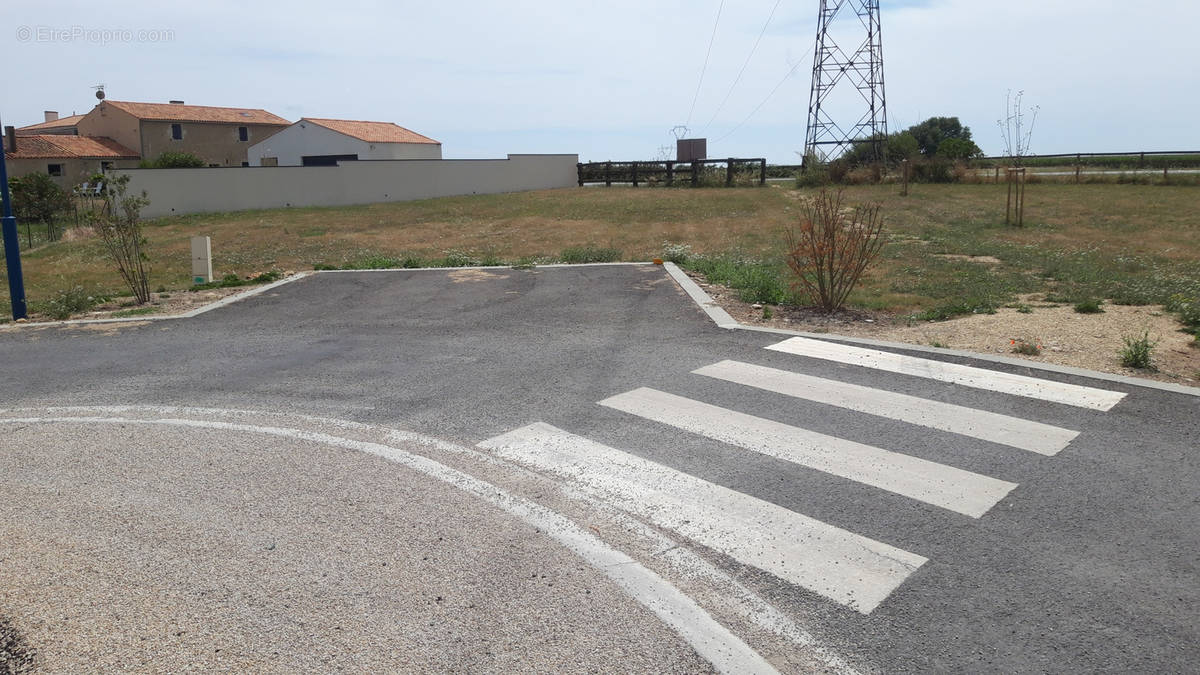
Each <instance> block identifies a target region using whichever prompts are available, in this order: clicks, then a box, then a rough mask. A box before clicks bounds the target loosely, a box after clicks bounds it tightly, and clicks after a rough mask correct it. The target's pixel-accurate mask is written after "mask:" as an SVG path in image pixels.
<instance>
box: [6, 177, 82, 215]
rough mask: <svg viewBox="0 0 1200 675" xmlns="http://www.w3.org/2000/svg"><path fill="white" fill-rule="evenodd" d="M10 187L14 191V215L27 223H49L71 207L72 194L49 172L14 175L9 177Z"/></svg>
mask: <svg viewBox="0 0 1200 675" xmlns="http://www.w3.org/2000/svg"><path fill="white" fill-rule="evenodd" d="M8 189H9V190H11V191H12V205H13V215H15V216H16V217H17V219H18V220H20V221H22V222H25V223H29V222H34V221H36V222H39V223H49V222H51V221H52V220H54V217H55V216H57V215H58V214H60V213H62V212H64V211H69V210H70V209H71V195H70V194H68V193H67V191H66V190H64V189H62V188H61V187H59V186H58V183H55V182H54V179H53V178H51V177H50V176H49V175H48V174H44V173H30V174H26V175H24V176H13V177H12V178H9V179H8Z"/></svg>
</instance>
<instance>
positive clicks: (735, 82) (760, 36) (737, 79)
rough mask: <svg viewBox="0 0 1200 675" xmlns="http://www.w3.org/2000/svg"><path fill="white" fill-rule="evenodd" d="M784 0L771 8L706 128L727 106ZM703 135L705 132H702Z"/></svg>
mask: <svg viewBox="0 0 1200 675" xmlns="http://www.w3.org/2000/svg"><path fill="white" fill-rule="evenodd" d="M781 2H783V0H775V6H774V7H772V8H771V13H770V15H768V16H767V22H766V23H764V24H763V27H762V30H760V31H759V32H758V39H757V40H755V41H754V47H752V48H751V49H750V55H749V56H747V57H746V62H745V63H743V64H742V69H741V70H739V71H738V74H737V77H735V78H734V79H733V84H731V85H729V91H727V92H725V98H723V99H721V105H719V106H717V111H716V112H714V113H713V114H712V117H711V118H710V119H709V120H708V122H707V123H705V125H704V128H705V129H708V127H709V125H711V124H712V123H713V120H715V119H717V115H720V114H721V110H723V109H724V108H725V104H726V103H728V102H729V97H730V96H732V95H733V90H734V89H735V88H737V86H738V82H741V81H742V75H743V74H744V73H745V72H746V66H749V65H750V59H752V58H754V52H756V51H758V43H760V42H762V39H763V35H766V34H767V26H770V25H771V19H774V18H775V10H777V9H779V3H781ZM701 135H702V136H703V135H704V134H703V133H701Z"/></svg>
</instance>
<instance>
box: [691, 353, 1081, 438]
mask: <svg viewBox="0 0 1200 675" xmlns="http://www.w3.org/2000/svg"><path fill="white" fill-rule="evenodd" d="M692 372H693V373H695V374H697V375H706V376H708V377H713V378H716V379H718V380H725V381H727V382H736V383H737V384H744V385H746V386H748V387H755V388H758V389H765V390H766V391H773V392H775V393H777V394H784V395H786V396H792V397H794V398H802V399H805V400H808V401H815V402H817V403H824V404H826V405H832V406H837V407H839V408H846V409H848V410H855V411H858V412H863V413H867V414H869V415H877V416H879V417H886V418H888V419H893V420H899V421H901V422H908V423H909V424H917V425H920V426H923V427H929V428H931V429H938V430H941V431H949V432H951V433H955V434H960V435H963V436H970V437H971V438H978V439H980V440H983V441H990V442H992V443H999V444H1001V445H1008V446H1012V447H1014V448H1020V449H1022V450H1029V451H1030V452H1036V453H1038V454H1041V455H1055V454H1057V453H1058V452H1059V451H1061V450H1062V449H1063V448H1065V447H1067V445H1068V444H1069V443H1070V442H1071V441H1072V440H1074V439H1075V437H1076V436H1078V435H1079V432H1078V431H1072V430H1070V429H1063V428H1061V427H1056V426H1051V425H1049V424H1042V423H1041V422H1032V421H1030V420H1024V419H1021V418H1019V417H1010V416H1008V415H1000V414H998V413H992V412H987V411H984V410H976V409H974V408H967V407H965V406H961V405H954V404H951V403H942V402H941V401H931V400H929V399H924V398H917V397H916V396H908V395H907V394H898V393H895V392H890V391H884V390H882V389H874V388H872V387H864V386H861V385H857V384H850V383H848V382H840V381H837V380H827V379H824V378H820V377H813V376H811V375H801V374H799V373H792V372H788V371H786V370H778V369H776V368H767V367H765V366H757V365H753V364H749V363H741V362H738V361H721V362H720V363H714V364H713V365H711V366H705V367H703V368H698V369H696V370H693V371H692Z"/></svg>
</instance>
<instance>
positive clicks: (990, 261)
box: [933, 253, 1002, 265]
mask: <svg viewBox="0 0 1200 675" xmlns="http://www.w3.org/2000/svg"><path fill="white" fill-rule="evenodd" d="M933 257H935V258H941V259H943V260H962V261H965V262H973V263H981V264H984V265H999V264H1000V263H1001V262H1002V261H1001V260H1000V259H999V258H997V257H995V256H990V255H959V254H957V253H937V254H935V255H934V256H933Z"/></svg>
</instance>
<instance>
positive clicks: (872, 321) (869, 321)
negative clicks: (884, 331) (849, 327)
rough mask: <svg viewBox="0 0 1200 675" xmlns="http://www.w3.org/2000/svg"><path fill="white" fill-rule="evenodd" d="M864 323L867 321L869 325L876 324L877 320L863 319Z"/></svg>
mask: <svg viewBox="0 0 1200 675" xmlns="http://www.w3.org/2000/svg"><path fill="white" fill-rule="evenodd" d="M863 321H866V322H867V323H875V319H863Z"/></svg>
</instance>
